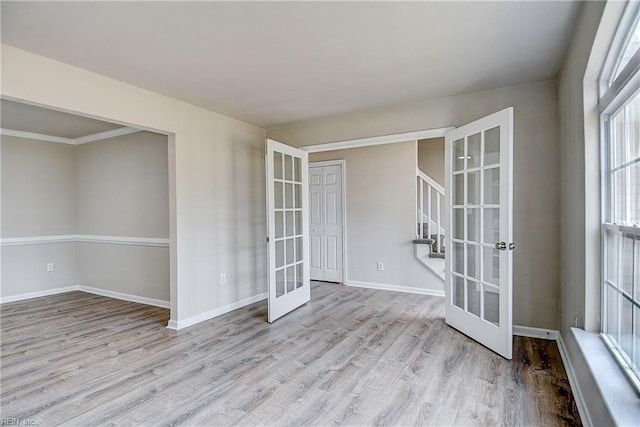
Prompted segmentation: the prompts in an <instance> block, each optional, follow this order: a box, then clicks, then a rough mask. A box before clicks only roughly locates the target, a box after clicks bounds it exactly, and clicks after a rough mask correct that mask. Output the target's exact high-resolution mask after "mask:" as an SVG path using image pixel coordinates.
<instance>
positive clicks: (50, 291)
mask: <svg viewBox="0 0 640 427" xmlns="http://www.w3.org/2000/svg"><path fill="white" fill-rule="evenodd" d="M77 290H78V286H77V285H70V286H64V287H61V288H54V289H47V290H46V291H36V292H27V293H25V294H19V295H10V296H8V297H2V298H0V304H4V303H7V302H16V301H23V300H26V299H31V298H40V297H46V296H49V295H57V294H64V293H66V292H72V291H77Z"/></svg>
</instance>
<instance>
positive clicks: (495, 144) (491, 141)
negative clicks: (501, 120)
mask: <svg viewBox="0 0 640 427" xmlns="http://www.w3.org/2000/svg"><path fill="white" fill-rule="evenodd" d="M499 163H500V126H497V127H494V128H492V129H489V130H485V131H484V166H489V165H497V164H499Z"/></svg>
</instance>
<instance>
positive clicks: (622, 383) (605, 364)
mask: <svg viewBox="0 0 640 427" xmlns="http://www.w3.org/2000/svg"><path fill="white" fill-rule="evenodd" d="M571 332H572V333H573V337H574V338H575V340H576V342H577V343H578V347H579V348H580V351H581V352H582V355H583V356H584V359H585V360H586V362H587V365H588V367H589V370H590V371H591V375H592V376H593V379H594V381H595V383H596V385H597V387H598V389H599V392H600V395H601V397H602V400H603V401H604V404H605V405H606V407H607V409H608V410H609V413H610V415H611V418H613V420H614V422H615V423H616V425H620V426H626V425H638V420H639V419H640V397H638V394H637V393H636V391H635V389H634V388H633V386H632V385H631V384H630V383H629V380H628V378H627V377H626V376H625V374H624V373H623V372H622V369H621V368H620V366H619V365H618V364H617V363H616V361H615V359H614V357H613V355H612V354H611V352H610V351H609V349H608V348H607V347H606V345H605V344H604V342H603V341H602V338H601V337H600V335H599V334H596V333H593V332H585V331H583V330H582V329H577V328H571Z"/></svg>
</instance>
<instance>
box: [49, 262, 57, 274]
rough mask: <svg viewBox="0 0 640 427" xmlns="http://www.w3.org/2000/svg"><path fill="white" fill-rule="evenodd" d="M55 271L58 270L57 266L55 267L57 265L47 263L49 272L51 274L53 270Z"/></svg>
mask: <svg viewBox="0 0 640 427" xmlns="http://www.w3.org/2000/svg"><path fill="white" fill-rule="evenodd" d="M55 269H56V266H55V264H54V263H52V262H49V263H47V271H48V272H49V273H51V272H52V271H53V270H55Z"/></svg>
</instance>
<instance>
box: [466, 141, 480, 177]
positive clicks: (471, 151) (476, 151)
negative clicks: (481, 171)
mask: <svg viewBox="0 0 640 427" xmlns="http://www.w3.org/2000/svg"><path fill="white" fill-rule="evenodd" d="M478 166H480V134H479V133H476V134H474V135H471V136H470V137H469V138H467V169H470V168H475V167H478Z"/></svg>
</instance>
